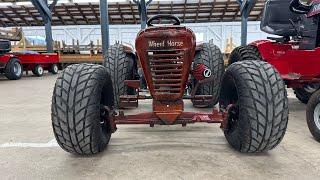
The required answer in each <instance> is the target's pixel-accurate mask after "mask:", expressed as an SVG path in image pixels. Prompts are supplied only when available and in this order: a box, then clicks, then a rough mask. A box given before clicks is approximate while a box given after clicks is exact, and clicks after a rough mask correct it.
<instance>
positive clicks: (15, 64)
mask: <svg viewBox="0 0 320 180" xmlns="http://www.w3.org/2000/svg"><path fill="white" fill-rule="evenodd" d="M4 75H5V76H6V77H7V78H8V79H10V80H19V79H21V77H22V75H23V68H22V65H21V63H20V61H19V59H17V58H11V59H10V60H9V61H8V62H7V65H6V67H5V70H4Z"/></svg>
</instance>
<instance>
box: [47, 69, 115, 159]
mask: <svg viewBox="0 0 320 180" xmlns="http://www.w3.org/2000/svg"><path fill="white" fill-rule="evenodd" d="M110 81H111V80H110V77H108V74H107V72H106V70H105V68H104V67H103V66H100V65H92V64H81V65H80V64H75V65H71V66H68V67H67V68H66V69H65V70H64V71H63V72H62V73H61V74H59V77H58V79H57V81H56V84H55V88H54V92H53V96H52V106H51V112H52V113H51V118H52V126H53V132H54V135H55V137H56V140H57V142H58V144H59V145H60V147H61V148H62V149H64V150H65V151H67V152H70V153H73V154H79V155H91V154H96V153H99V152H101V151H102V150H103V149H104V148H105V147H106V145H107V144H108V142H109V139H110V136H111V134H103V133H102V131H101V128H100V98H101V91H102V88H103V85H104V84H105V83H110Z"/></svg>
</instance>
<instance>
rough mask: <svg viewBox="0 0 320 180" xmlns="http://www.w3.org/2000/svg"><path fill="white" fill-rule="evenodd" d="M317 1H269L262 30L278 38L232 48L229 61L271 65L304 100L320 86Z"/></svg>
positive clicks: (319, 31) (318, 7)
mask: <svg viewBox="0 0 320 180" xmlns="http://www.w3.org/2000/svg"><path fill="white" fill-rule="evenodd" d="M319 13H320V1H319V0H312V1H311V3H310V5H306V4H302V3H301V2H300V1H299V0H268V1H267V2H266V5H265V9H264V13H263V18H262V21H261V25H260V26H261V30H262V31H264V32H266V33H269V34H272V35H278V36H279V37H269V38H268V40H258V41H254V42H252V43H250V44H249V45H246V46H240V47H237V48H236V49H234V50H233V52H232V53H231V55H230V59H229V64H232V63H235V62H237V61H243V60H257V59H259V60H263V61H266V62H268V63H270V64H272V65H273V66H274V67H275V68H276V69H277V70H278V72H279V73H280V74H281V77H282V78H283V79H284V81H285V83H286V85H287V86H288V87H290V88H293V90H294V92H295V94H296V97H297V98H298V99H299V100H300V101H301V102H302V103H305V104H306V103H307V102H308V100H309V98H310V96H311V95H312V94H313V93H314V92H315V91H317V90H318V89H320V79H319V78H320V71H319V69H320V61H319V57H320V28H319V17H320V14H319Z"/></svg>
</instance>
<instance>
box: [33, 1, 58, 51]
mask: <svg viewBox="0 0 320 180" xmlns="http://www.w3.org/2000/svg"><path fill="white" fill-rule="evenodd" d="M31 2H32V4H33V5H34V6H35V7H36V8H37V9H38V11H39V13H40V15H41V17H42V19H43V22H44V25H45V31H46V44H47V52H49V53H52V52H53V38H52V27H51V20H52V15H51V13H52V11H53V8H54V6H55V5H56V4H57V2H58V0H54V1H53V2H52V4H50V5H49V4H48V0H31Z"/></svg>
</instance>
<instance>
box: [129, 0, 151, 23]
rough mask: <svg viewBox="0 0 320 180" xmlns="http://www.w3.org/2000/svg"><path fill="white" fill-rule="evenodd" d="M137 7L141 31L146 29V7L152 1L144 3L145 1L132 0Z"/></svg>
mask: <svg viewBox="0 0 320 180" xmlns="http://www.w3.org/2000/svg"><path fill="white" fill-rule="evenodd" d="M133 2H135V3H136V4H137V5H138V9H139V13H140V19H141V29H145V28H146V27H147V20H148V17H147V12H148V11H147V7H148V5H149V4H150V3H151V2H152V0H149V1H148V2H146V1H145V0H140V1H139V0H133Z"/></svg>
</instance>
